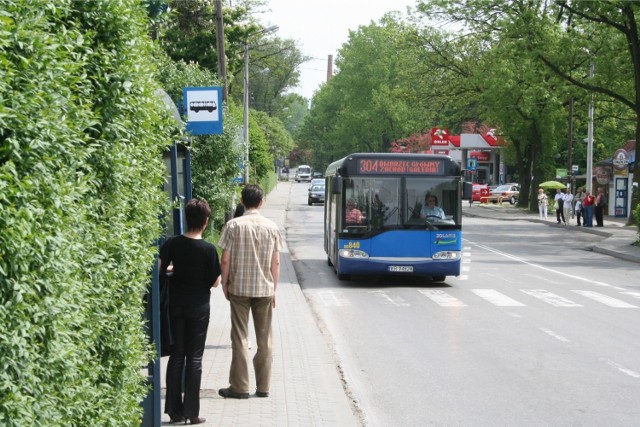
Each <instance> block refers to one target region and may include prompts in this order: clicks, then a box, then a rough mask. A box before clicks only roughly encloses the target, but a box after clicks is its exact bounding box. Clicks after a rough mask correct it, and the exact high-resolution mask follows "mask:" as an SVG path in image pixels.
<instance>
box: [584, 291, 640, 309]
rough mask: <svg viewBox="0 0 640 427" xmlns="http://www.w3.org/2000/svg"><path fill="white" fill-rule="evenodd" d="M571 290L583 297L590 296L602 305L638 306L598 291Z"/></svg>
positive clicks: (617, 306) (618, 306) (615, 306)
mask: <svg viewBox="0 0 640 427" xmlns="http://www.w3.org/2000/svg"><path fill="white" fill-rule="evenodd" d="M573 292H575V293H577V294H578V295H582V296H584V297H587V298H590V299H592V300H594V301H598V302H599V303H602V304H604V305H608V306H609V307H614V308H638V306H636V305H633V304H629V303H628V302H625V301H622V300H619V299H617V298H613V297H610V296H607V295H604V294H601V293H598V292H593V291H573Z"/></svg>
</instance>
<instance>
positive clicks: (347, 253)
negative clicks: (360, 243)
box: [340, 249, 369, 258]
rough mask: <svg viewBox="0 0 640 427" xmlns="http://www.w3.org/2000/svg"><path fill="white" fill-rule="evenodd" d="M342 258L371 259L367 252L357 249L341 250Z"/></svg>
mask: <svg viewBox="0 0 640 427" xmlns="http://www.w3.org/2000/svg"><path fill="white" fill-rule="evenodd" d="M340 256H341V257H343V258H369V255H368V254H367V253H366V252H364V251H359V250H357V249H340Z"/></svg>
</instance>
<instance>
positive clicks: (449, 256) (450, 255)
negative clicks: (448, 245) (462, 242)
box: [431, 251, 460, 260]
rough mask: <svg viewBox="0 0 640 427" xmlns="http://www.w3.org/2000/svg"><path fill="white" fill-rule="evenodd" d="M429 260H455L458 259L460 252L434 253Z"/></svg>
mask: <svg viewBox="0 0 640 427" xmlns="http://www.w3.org/2000/svg"><path fill="white" fill-rule="evenodd" d="M431 258H433V259H447V260H456V259H460V252H456V251H442V252H436V253H435V254H433V256H432V257H431Z"/></svg>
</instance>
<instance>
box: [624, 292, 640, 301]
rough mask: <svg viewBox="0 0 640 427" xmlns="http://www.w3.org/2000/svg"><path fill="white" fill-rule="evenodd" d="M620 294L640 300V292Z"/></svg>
mask: <svg viewBox="0 0 640 427" xmlns="http://www.w3.org/2000/svg"><path fill="white" fill-rule="evenodd" d="M620 293H621V294H624V295H629V296H632V297H634V298H638V299H640V292H633V291H629V292H620Z"/></svg>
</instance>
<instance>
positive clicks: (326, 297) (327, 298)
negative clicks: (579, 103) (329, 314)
mask: <svg viewBox="0 0 640 427" xmlns="http://www.w3.org/2000/svg"><path fill="white" fill-rule="evenodd" d="M318 296H319V297H320V299H321V300H322V303H323V304H324V305H325V307H343V306H347V305H351V303H350V302H349V300H347V299H346V298H344V296H343V295H342V292H335V291H332V290H323V291H318Z"/></svg>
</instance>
